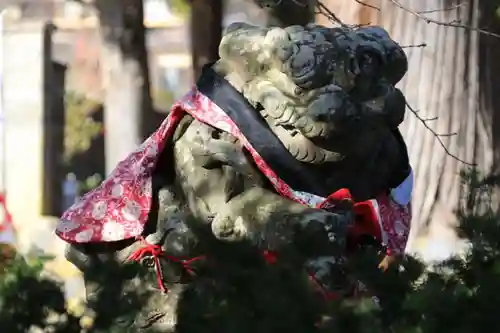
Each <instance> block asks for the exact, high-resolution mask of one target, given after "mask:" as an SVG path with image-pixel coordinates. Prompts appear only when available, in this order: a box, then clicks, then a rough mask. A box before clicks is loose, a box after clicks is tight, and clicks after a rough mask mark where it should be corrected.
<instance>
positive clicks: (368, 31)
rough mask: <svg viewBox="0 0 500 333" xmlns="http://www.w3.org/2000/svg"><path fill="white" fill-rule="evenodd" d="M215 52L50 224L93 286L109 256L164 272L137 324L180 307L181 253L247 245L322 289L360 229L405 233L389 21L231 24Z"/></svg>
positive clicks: (395, 59)
mask: <svg viewBox="0 0 500 333" xmlns="http://www.w3.org/2000/svg"><path fill="white" fill-rule="evenodd" d="M219 52H220V60H219V61H217V62H216V63H214V64H210V65H207V66H206V67H205V69H204V70H203V73H202V75H201V77H200V78H199V80H198V82H197V83H196V85H195V87H194V88H193V89H192V90H191V91H190V92H188V93H187V94H186V95H185V97H184V98H182V100H180V101H178V102H177V103H176V104H175V105H174V106H173V108H172V110H171V112H170V114H169V116H168V117H167V119H166V120H165V121H164V122H163V124H162V125H161V126H160V127H159V128H158V130H157V131H156V132H155V133H154V134H152V135H151V137H149V138H148V139H147V140H146V141H145V142H144V143H143V144H142V145H141V146H140V147H139V148H138V149H137V150H136V151H135V152H133V153H131V154H130V155H129V156H128V157H127V158H126V159H125V160H123V161H122V162H120V163H119V164H118V166H117V167H116V169H115V170H114V172H112V174H110V175H109V177H108V178H107V179H106V180H105V181H104V182H103V183H102V184H101V185H100V186H99V187H97V188H96V189H94V190H92V191H90V192H89V193H87V194H85V195H84V196H83V197H82V198H81V200H79V201H78V202H77V203H76V204H75V205H73V206H72V207H71V208H69V209H68V210H67V211H66V212H65V213H64V215H63V216H62V218H61V222H60V224H59V225H58V226H57V230H56V233H57V235H58V236H59V237H61V238H62V239H63V240H65V241H66V242H68V243H69V244H70V246H69V250H68V259H69V260H70V261H72V262H73V263H74V264H76V265H77V266H78V267H79V268H80V269H81V270H82V271H83V272H84V275H85V278H86V288H87V294H88V297H89V299H92V295H93V293H96V292H97V290H99V289H102V288H104V287H103V286H102V285H98V284H96V283H94V284H93V283H92V281H91V280H92V279H91V275H92V274H91V273H90V272H94V275H96V273H95V272H96V271H97V272H99V270H98V269H96V267H104V266H103V265H106V263H108V262H110V260H111V259H113V260H114V262H118V266H119V267H121V266H120V265H122V264H123V265H124V266H126V265H127V264H128V262H130V260H131V259H133V260H135V261H138V262H139V263H142V264H144V265H146V266H147V267H148V269H149V270H150V273H149V274H150V276H157V280H158V281H156V282H155V283H158V287H157V288H156V290H155V291H154V293H153V295H152V296H151V297H152V298H154V299H155V301H151V304H153V305H151V306H150V307H149V308H150V309H152V308H154V309H155V310H154V311H153V310H151V311H150V312H149V314H147V313H146V314H145V315H143V316H142V317H141V315H137V318H135V319H134V323H135V325H137V327H142V326H141V325H143V326H144V325H147V322H151V321H153V322H155V325H157V326H158V327H167V326H168V325H170V327H172V325H173V324H172V323H175V322H176V320H178V319H176V318H177V317H176V314H175V307H176V305H175V304H176V302H178V297H177V298H176V296H175V294H176V293H175V290H176V288H178V287H179V285H184V284H182V283H181V282H183V281H184V280H183V277H184V276H185V275H187V276H188V277H192V276H193V275H196V274H198V275H199V278H202V277H201V275H202V274H201V273H199V272H197V271H196V270H194V269H193V268H192V265H191V266H190V264H193V260H191V261H189V259H186V258H198V259H200V258H201V259H200V260H199V262H201V264H199V265H200V267H203V265H204V264H203V262H205V263H206V265H209V266H210V262H211V261H210V259H209V257H210V253H212V254H213V256H214V257H217V258H218V259H217V260H218V261H219V264H221V265H223V264H224V261H225V260H227V261H230V260H234V256H236V258H243V257H245V256H246V255H247V254H248V251H247V252H245V251H243V250H241V251H240V249H241V248H243V247H244V246H242V244H246V245H245V246H246V247H245V248H247V249H253V250H256V252H255V253H263V254H265V256H264V257H265V259H266V260H267V261H268V262H272V261H274V260H276V259H277V260H281V259H280V258H282V257H287V258H301V259H300V260H299V259H297V261H298V262H299V264H300V265H302V266H303V267H304V269H307V270H308V271H309V272H311V271H314V272H316V273H317V276H319V275H321V274H320V271H321V272H322V276H323V277H322V278H321V279H319V278H318V279H315V281H316V282H317V283H318V284H319V286H320V287H321V288H320V289H321V290H323V292H324V293H327V294H328V293H329V292H332V291H335V288H336V287H335V283H334V282H333V281H334V280H335V278H334V277H333V275H332V274H330V273H331V271H334V270H335V269H334V268H333V267H335V264H333V265H330V264H331V263H340V262H341V261H340V258H343V257H344V254H345V252H346V248H347V247H348V246H349V244H351V245H352V244H353V243H354V244H355V243H356V241H357V240H358V239H360V238H359V237H361V236H363V235H370V236H372V237H373V238H374V239H376V240H378V241H379V242H380V243H382V244H384V245H385V246H386V248H387V251H388V255H391V256H393V255H397V254H399V253H401V252H403V250H404V248H405V245H406V241H407V237H408V234H409V228H410V217H411V213H410V207H409V201H410V196H411V187H412V171H411V167H410V165H409V162H408V155H407V151H406V146H405V143H404V141H403V139H402V137H401V135H400V133H399V131H398V125H399V124H400V123H401V122H402V120H403V117H404V113H405V103H406V102H405V98H404V96H403V94H402V93H401V91H400V90H398V89H397V88H395V84H396V83H397V82H398V81H399V80H400V79H401V78H402V77H403V76H404V74H405V73H406V71H407V62H406V56H405V54H404V52H403V51H402V49H401V48H400V47H399V45H398V44H397V43H395V42H394V41H393V40H391V39H390V37H389V35H388V34H387V32H386V31H385V30H383V29H382V28H380V27H361V28H357V29H347V28H326V27H322V26H319V25H308V26H305V27H301V26H291V27H287V28H284V29H282V28H263V27H257V26H252V25H248V24H244V23H235V24H232V25H231V26H229V28H228V29H227V31H226V32H225V35H224V37H223V39H222V41H221V43H220V48H219ZM214 248H218V249H219V250H220V249H222V250H220V251H218V252H217V251H216V250H213V249H214ZM210 251H212V252H210ZM249 251H250V250H249ZM250 252H251V251H250ZM252 253H253V252H252ZM291 253H294V254H296V255H290V254H291ZM230 254H231V255H230ZM287 255H288V256H287ZM200 256H204V257H200ZM231 256H233V259H231V258H230V257H231ZM238 256H240V257H238ZM245 258H246V257H245ZM319 258H321V260H319ZM325 258H327V259H328V258H330V260H324V259H325ZM127 259H128V260H127ZM237 260H238V259H237ZM237 260H236V261H237ZM241 260H243V259H241ZM245 260H246V259H245ZM283 260H286V259H283ZM292 261H293V260H292ZM325 262H326V263H330V264H325ZM325 265H326V266H325ZM339 265H340V264H339ZM302 266H301V267H302ZM325 267H326V268H325ZM117 269H118V268H117ZM325 269H326V273H325ZM186 273H187V274H186ZM311 274H312V273H311ZM97 275H98V274H97ZM318 280H320V282H318ZM176 282H179V283H178V284H176ZM189 283H196V279H194V280H191V282H189ZM189 283H188V284H189ZM144 285H146V284H144V283H137V282H136V284H135V285H134V286H135V287H134V288H137V287H138V286H141V287H144ZM147 285H148V286H149V287H151V286H150V285H149V284H147ZM176 286H177V287H176ZM149 287H148V288H149ZM144 288H145V287H144ZM151 288H153V289H155V288H154V287H151ZM167 288H169V289H171V288H174V290H169V291H168V292H166V293H162V292H161V290H166V289H167ZM160 289H161V290H160ZM146 307H147V304H146ZM159 309H161V310H159ZM146 312H147V311H146ZM153 312H154V313H162V314H161V315H159V316H156V317H155V315H152V314H151V313H153ZM153 317H154V318H156V319H152V318H153ZM158 318H160V319H158ZM168 318H169V319H168ZM162 325H163V326H162ZM165 330H166V329H165Z"/></svg>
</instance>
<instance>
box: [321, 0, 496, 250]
mask: <svg viewBox="0 0 500 333" xmlns="http://www.w3.org/2000/svg"><path fill="white" fill-rule="evenodd" d="M324 2H325V3H328V6H329V8H330V10H332V11H333V12H334V13H336V14H337V15H338V16H339V17H340V18H341V19H342V20H344V22H346V23H351V24H368V23H371V24H378V25H381V26H383V27H384V28H386V29H387V30H388V31H389V33H390V34H391V36H392V38H394V39H395V40H396V41H398V42H399V43H400V44H401V45H418V44H422V43H426V44H427V46H426V47H409V48H406V49H405V50H406V53H407V55H408V60H409V71H408V73H407V75H406V76H405V78H404V79H403V80H402V82H400V83H399V87H400V88H401V89H402V90H403V91H404V93H405V95H406V97H407V99H408V102H409V103H410V105H412V106H413V107H414V108H415V109H419V110H420V112H419V115H420V116H421V117H422V118H433V117H438V118H437V120H435V121H432V122H428V125H429V126H430V127H431V128H432V129H434V131H435V132H436V133H457V134H456V135H453V136H449V137H441V139H442V141H443V143H444V145H445V147H446V149H447V150H448V151H449V152H450V153H451V154H453V155H455V156H456V157H458V158H459V159H461V160H463V161H466V162H473V163H476V164H477V168H478V170H479V171H482V172H483V173H489V172H490V171H491V170H492V168H493V167H494V166H495V164H496V166H498V165H499V162H500V161H499V160H500V155H499V154H500V153H499V152H500V149H498V147H499V144H500V135H499V133H500V131H499V130H498V128H500V124H499V123H498V121H499V119H500V112H499V111H498V110H500V98H499V97H498V94H495V93H494V92H493V91H495V89H496V88H495V87H498V86H499V85H500V82H498V81H499V80H500V78H499V76H498V75H495V74H493V73H495V71H494V69H495V68H498V65H497V63H498V61H497V60H496V59H498V55H499V54H500V48H499V46H498V45H499V42H498V40H497V39H495V38H492V37H488V36H485V35H480V34H478V33H476V32H473V31H470V30H467V29H460V28H455V27H447V26H442V25H436V24H433V23H427V22H426V21H425V20H422V19H420V18H417V17H416V16H415V15H412V14H410V13H409V12H408V11H405V10H402V9H399V8H397V7H396V6H394V5H393V4H392V3H391V2H390V1H387V0H365V1H363V3H365V4H366V3H368V4H369V5H373V6H376V7H378V8H379V9H380V11H378V10H375V9H372V8H369V7H367V6H365V5H362V4H359V3H356V2H355V1H354V0H330V1H328V0H324ZM400 2H401V4H402V5H403V6H406V7H407V8H409V9H412V10H414V11H416V12H425V11H427V13H426V14H424V15H425V16H428V17H429V18H432V19H435V20H439V21H442V22H453V21H454V22H460V24H465V25H470V26H472V27H476V28H484V27H488V29H489V30H490V31H492V30H491V29H497V31H493V32H497V33H498V29H500V27H499V24H498V23H496V24H495V23H494V20H493V16H494V14H495V9H494V8H495V7H496V5H495V4H494V2H495V1H494V0H466V2H465V5H464V6H460V7H457V8H455V9H453V10H437V9H440V8H452V7H454V2H453V1H451V0H401V1H400ZM487 7H489V8H487ZM318 20H319V21H320V23H321V24H326V25H328V24H329V22H328V21H327V20H326V19H325V18H324V17H320V18H318ZM401 131H402V133H403V135H404V136H405V138H406V139H407V145H408V149H409V152H410V159H411V162H412V166H413V169H414V173H415V191H414V197H413V202H412V211H413V215H414V218H413V225H414V226H415V228H414V233H413V235H412V239H414V240H417V238H420V239H422V241H423V245H420V243H418V242H414V243H413V247H414V248H415V249H418V247H420V246H424V247H426V248H427V250H429V251H431V247H429V246H431V245H432V244H436V245H438V244H439V248H434V250H435V252H439V251H441V250H443V251H444V252H446V251H449V250H450V249H449V247H452V246H453V243H454V240H453V239H452V238H454V237H455V236H453V235H452V234H454V233H455V231H454V223H455V222H456V218H455V214H454V213H455V209H456V208H457V207H458V204H459V202H460V200H461V199H462V198H463V195H464V193H463V187H462V186H461V179H460V176H459V172H460V171H461V170H463V169H464V168H466V167H467V165H466V164H464V163H462V162H461V161H459V160H457V158H455V157H452V156H449V154H447V152H446V151H445V150H444V149H443V147H441V145H440V143H439V141H438V140H437V138H436V136H435V135H434V134H433V133H432V132H431V131H429V130H428V129H426V128H425V127H424V126H423V124H422V123H421V121H420V120H419V119H418V118H417V117H415V115H414V114H412V113H411V112H410V111H409V110H407V115H406V118H405V121H404V122H403V124H402V126H401ZM495 158H496V160H495ZM434 241H435V242H434ZM446 243H448V244H446ZM455 244H456V243H455ZM411 245H412V243H410V246H411Z"/></svg>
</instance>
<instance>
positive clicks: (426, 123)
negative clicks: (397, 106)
mask: <svg viewBox="0 0 500 333" xmlns="http://www.w3.org/2000/svg"><path fill="white" fill-rule="evenodd" d="M406 106H407V107H408V109H409V110H410V112H411V113H413V115H414V116H415V117H416V118H417V119H418V120H419V121H420V122H421V123H422V125H424V127H425V128H426V129H427V130H429V131H430V132H431V133H432V135H434V137H435V138H436V140H437V141H438V142H439V145H440V146H441V147H442V148H443V149H444V151H445V153H446V155H448V156H450V157H452V158H454V159H456V160H457V161H459V162H461V163H463V164H465V165H469V166H476V165H477V164H476V163H470V162H467V161H464V160H463V159H461V158H460V157H458V156H456V155H454V154H453V153H451V152H450V150H449V149H448V147H446V145H445V143H444V142H443V140H442V139H441V138H442V137H452V136H455V135H457V133H456V132H454V133H444V134H440V133H437V132H436V131H435V130H434V129H432V128H431V127H430V126H429V122H430V121H434V120H437V119H438V117H432V118H422V117H420V115H419V114H418V110H415V109H414V108H413V107H412V106H411V105H410V104H408V102H406Z"/></svg>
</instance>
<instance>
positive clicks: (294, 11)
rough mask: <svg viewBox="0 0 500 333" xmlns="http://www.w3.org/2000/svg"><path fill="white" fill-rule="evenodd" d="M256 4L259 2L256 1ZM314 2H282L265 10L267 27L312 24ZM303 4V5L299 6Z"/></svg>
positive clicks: (300, 0) (289, 0)
mask: <svg viewBox="0 0 500 333" xmlns="http://www.w3.org/2000/svg"><path fill="white" fill-rule="evenodd" d="M256 1H257V3H258V2H259V0H256ZM314 2H315V1H310V0H298V1H296V2H295V1H292V0H283V1H281V3H279V5H277V6H275V7H271V8H269V9H267V10H266V11H267V12H268V17H269V18H268V22H267V25H268V26H277V27H287V26H290V25H306V24H308V23H311V22H314V6H313V3H314ZM301 3H304V5H301Z"/></svg>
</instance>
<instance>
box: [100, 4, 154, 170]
mask: <svg viewBox="0 0 500 333" xmlns="http://www.w3.org/2000/svg"><path fill="white" fill-rule="evenodd" d="M95 6H96V8H97V10H98V15H99V22H100V25H99V32H100V37H101V66H102V67H101V68H102V76H103V77H102V78H103V83H104V88H105V90H106V97H105V100H104V106H105V111H104V124H105V128H106V135H105V149H106V172H107V173H109V172H110V171H112V170H113V169H114V167H115V166H116V164H117V163H118V162H119V161H121V160H122V159H123V158H124V157H126V156H127V155H128V154H129V153H130V152H132V151H133V150H134V149H136V147H137V146H138V145H139V144H140V143H141V142H142V140H143V139H144V137H145V136H147V134H149V133H150V132H151V130H152V125H153V124H151V122H152V120H151V119H152V114H153V108H152V102H151V96H150V90H149V73H148V57H147V50H146V42H145V32H146V29H145V27H144V23H143V16H144V15H143V3H142V0H95Z"/></svg>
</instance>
